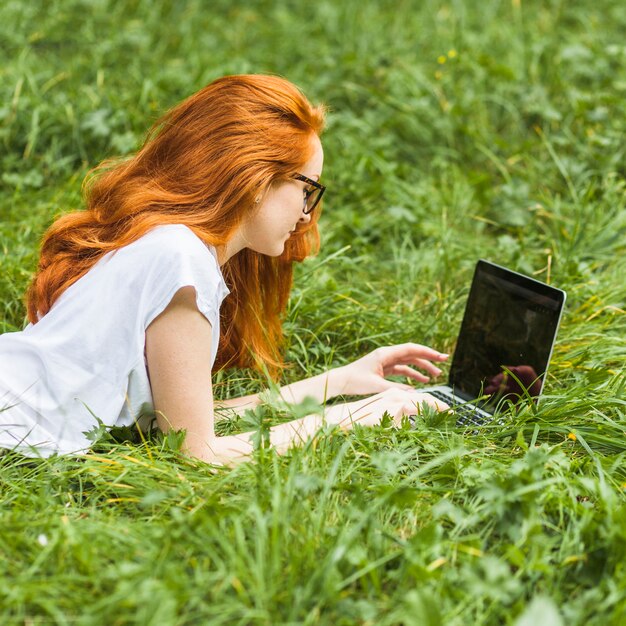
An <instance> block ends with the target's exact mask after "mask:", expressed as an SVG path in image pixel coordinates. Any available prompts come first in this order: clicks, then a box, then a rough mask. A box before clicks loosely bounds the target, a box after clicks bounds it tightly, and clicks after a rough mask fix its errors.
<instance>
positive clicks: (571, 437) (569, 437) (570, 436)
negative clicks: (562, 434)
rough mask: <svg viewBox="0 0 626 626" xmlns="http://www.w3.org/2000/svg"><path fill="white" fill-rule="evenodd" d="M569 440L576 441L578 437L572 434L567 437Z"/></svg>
mask: <svg viewBox="0 0 626 626" xmlns="http://www.w3.org/2000/svg"><path fill="white" fill-rule="evenodd" d="M567 438H568V439H571V440H572V441H576V435H575V434H574V433H570V434H569V435H567Z"/></svg>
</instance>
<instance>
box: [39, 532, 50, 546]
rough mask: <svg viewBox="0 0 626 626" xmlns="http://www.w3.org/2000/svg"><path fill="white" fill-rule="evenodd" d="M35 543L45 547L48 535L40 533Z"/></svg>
mask: <svg viewBox="0 0 626 626" xmlns="http://www.w3.org/2000/svg"><path fill="white" fill-rule="evenodd" d="M37 543H38V544H39V545H40V546H43V547H44V548H45V547H46V546H47V545H48V537H46V536H45V535H44V534H43V533H42V534H41V535H39V536H38V537H37Z"/></svg>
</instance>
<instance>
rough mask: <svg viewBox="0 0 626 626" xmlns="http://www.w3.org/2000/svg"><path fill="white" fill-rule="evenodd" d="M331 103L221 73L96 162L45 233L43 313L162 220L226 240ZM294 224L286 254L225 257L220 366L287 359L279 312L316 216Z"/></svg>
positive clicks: (32, 297)
mask: <svg viewBox="0 0 626 626" xmlns="http://www.w3.org/2000/svg"><path fill="white" fill-rule="evenodd" d="M323 125H324V108H323V107H322V106H316V107H314V106H312V105H311V104H310V103H309V102H308V100H307V99H306V98H305V96H304V95H303V94H302V93H301V92H300V91H299V90H298V89H297V88H296V87H295V86H294V85H293V84H291V83H290V82H288V81H287V80H285V79H283V78H279V77H277V76H266V75H241V76H226V77H223V78H220V79H218V80H216V81H214V82H212V83H211V84H209V85H207V86H206V87H205V88H204V89H201V90H200V91H199V92H197V93H196V94H194V95H192V96H191V97H189V98H187V99H186V100H184V101H183V102H182V103H180V104H179V105H178V106H176V107H174V108H173V109H171V110H170V111H168V112H167V113H166V114H165V115H164V116H163V117H162V118H161V119H160V120H159V121H157V123H156V124H155V125H154V126H153V127H152V129H151V130H150V131H149V132H148V135H147V138H146V140H145V142H144V144H143V146H142V147H141V149H140V150H139V152H137V154H135V155H134V156H132V157H131V158H126V159H117V160H108V161H104V162H103V163H101V164H100V165H99V166H98V167H96V168H94V169H93V170H92V171H91V172H90V173H89V175H88V176H87V178H86V179H85V183H84V185H83V193H84V199H85V209H84V210H81V211H77V212H73V213H69V214H67V215H63V216H62V217H60V218H58V219H57V220H56V221H55V222H54V223H53V224H52V226H51V227H50V228H49V230H48V231H47V232H46V234H45V236H44V238H43V242H42V246H41V255H40V259H39V265H38V268H37V272H36V274H35V276H34V278H33V280H32V283H31V285H30V287H29V289H28V292H27V294H26V300H27V311H28V318H29V320H30V321H31V322H32V323H33V324H35V323H37V321H38V320H39V319H41V317H43V316H44V315H46V313H47V312H48V311H49V310H50V307H52V305H53V304H54V302H55V301H56V300H57V298H58V297H59V296H60V295H61V294H62V293H63V292H64V291H65V290H66V289H67V288H68V287H69V286H70V285H72V284H73V283H74V282H76V281H77V280H78V279H79V278H80V277H81V276H83V275H84V274H86V273H87V272H88V271H89V270H90V269H91V268H92V267H93V266H94V264H95V263H96V262H97V261H98V260H99V259H100V258H102V256H103V255H105V254H106V253H108V252H110V251H112V250H116V249H118V248H121V247H123V246H126V245H128V244H130V243H131V242H133V241H136V240H137V239H139V238H140V237H141V236H142V235H144V234H145V233H147V232H148V231H149V230H150V229H152V228H154V227H156V226H159V225H162V224H184V225H185V226H187V227H189V228H190V229H191V230H192V231H193V232H194V233H195V234H196V235H197V236H198V237H199V238H200V239H202V240H203V241H204V242H206V243H207V244H210V245H212V246H216V247H217V246H221V245H224V244H225V243H226V242H227V241H228V240H229V239H230V238H231V237H232V236H233V234H234V233H235V231H236V230H237V228H238V227H239V226H240V224H241V223H242V221H243V220H244V219H245V218H246V216H248V215H249V214H250V213H251V212H252V211H254V210H255V202H254V200H255V198H256V197H258V196H259V195H263V194H264V193H265V192H266V191H267V190H268V189H269V187H270V186H271V185H272V184H276V183H278V182H280V181H283V180H286V179H288V178H290V176H291V175H292V174H293V173H294V172H296V171H298V170H299V169H300V168H301V167H302V166H303V165H304V164H305V163H306V162H307V161H308V160H309V159H310V158H311V156H312V154H313V149H314V148H313V142H312V138H313V135H314V134H316V135H318V136H319V135H320V133H321V131H322V128H323ZM318 218H319V211H316V212H315V213H314V216H313V219H312V220H311V221H310V222H309V223H308V224H298V229H297V231H296V233H295V234H294V235H293V236H292V237H291V238H290V239H289V240H288V241H287V243H286V244H285V250H284V252H283V253H282V254H281V255H280V256H279V257H268V256H265V255H262V254H258V253H256V252H253V251H251V250H248V249H245V250H242V251H240V252H239V253H238V254H236V255H234V256H233V257H232V258H231V259H229V260H228V261H227V263H225V265H224V266H223V267H222V273H223V274H224V278H225V279H226V282H227V284H228V287H229V289H230V291H231V294H230V295H229V296H228V297H227V298H226V300H225V301H224V303H223V305H222V310H221V324H222V329H223V333H222V336H221V339H220V346H219V349H218V355H217V360H216V366H217V367H218V368H223V367H229V366H239V367H256V368H261V367H263V368H266V369H268V370H269V371H270V372H271V373H273V374H276V373H277V372H278V371H279V369H280V367H281V366H282V365H283V361H282V356H281V348H282V339H283V335H282V322H281V320H282V315H283V313H284V311H285V308H286V306H287V301H288V298H289V292H290V289H291V281H292V270H293V268H292V266H293V262H294V261H301V260H302V259H304V258H305V257H306V256H308V255H309V254H311V253H313V252H316V251H317V249H318V246H319V235H318V230H317V219H318Z"/></svg>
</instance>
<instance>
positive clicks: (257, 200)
mask: <svg viewBox="0 0 626 626" xmlns="http://www.w3.org/2000/svg"><path fill="white" fill-rule="evenodd" d="M260 202H261V196H257V197H256V198H255V199H254V204H259V203H260Z"/></svg>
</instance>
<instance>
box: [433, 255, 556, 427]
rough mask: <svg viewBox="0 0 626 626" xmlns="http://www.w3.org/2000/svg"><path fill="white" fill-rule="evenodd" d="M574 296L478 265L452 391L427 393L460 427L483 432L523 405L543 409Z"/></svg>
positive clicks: (454, 361) (451, 378)
mask: <svg viewBox="0 0 626 626" xmlns="http://www.w3.org/2000/svg"><path fill="white" fill-rule="evenodd" d="M565 298H566V294H565V292H564V291H563V290H561V289H556V288H555V287H552V286H550V285H546V284H545V283H542V282H540V281H538V280H535V279H533V278H529V277H528V276H524V275H522V274H518V273H517V272H513V271H511V270H509V269H506V268H504V267H500V266H499V265H495V264H494V263H490V262H489V261H484V260H480V261H478V263H477V264H476V270H475V272H474V278H473V280H472V286H471V288H470V292H469V296H468V299H467V304H466V307H465V313H464V315H463V322H462V323H461V330H460V332H459V337H458V341H457V346H456V350H455V351H454V357H453V359H452V363H451V365H450V375H449V378H448V384H447V385H440V386H436V387H427V388H424V389H422V391H426V392H428V393H430V394H431V395H433V396H435V397H436V398H438V399H440V400H442V401H443V402H446V404H448V405H449V406H450V407H451V408H453V409H454V412H455V414H456V415H457V425H459V426H468V425H482V424H484V423H487V422H489V421H492V420H493V419H494V417H495V416H497V415H499V414H501V413H503V412H504V411H506V410H509V409H511V408H512V406H514V405H515V404H517V403H518V402H520V400H524V399H526V400H529V399H530V400H532V401H534V402H538V399H539V396H540V394H541V391H542V389H543V385H544V382H545V379H546V373H547V371H548V364H549V363H550V357H551V355H552V348H553V347H554V342H555V340H556V334H557V330H558V328H559V322H560V321H561V315H562V313H563V306H564V304H565Z"/></svg>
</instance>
